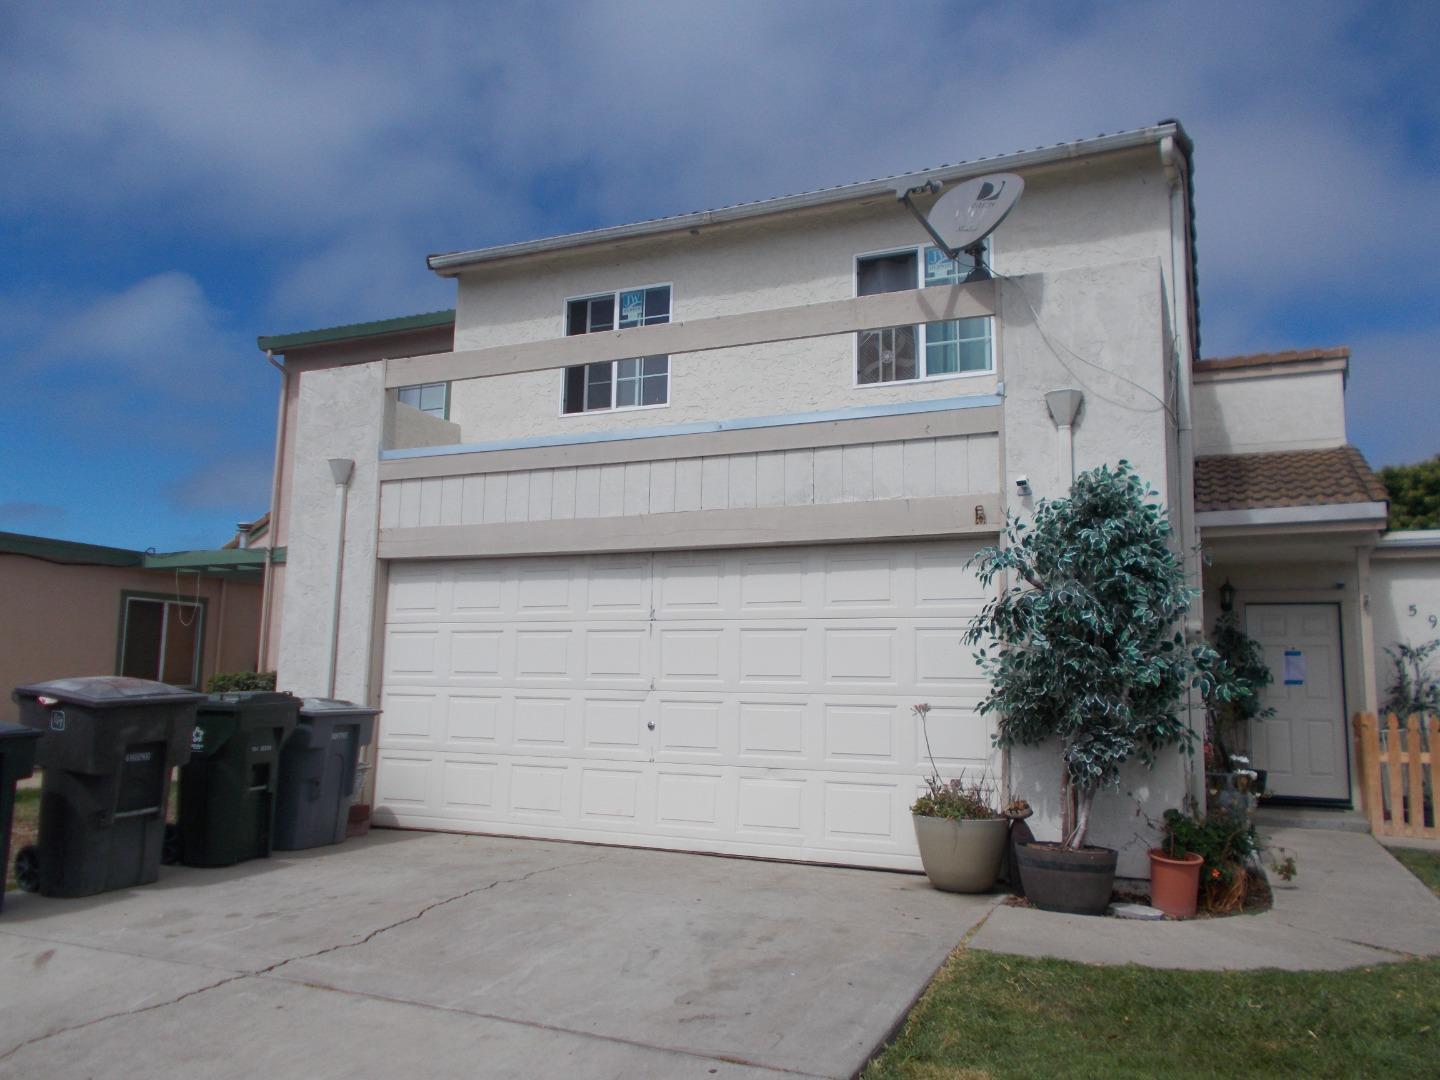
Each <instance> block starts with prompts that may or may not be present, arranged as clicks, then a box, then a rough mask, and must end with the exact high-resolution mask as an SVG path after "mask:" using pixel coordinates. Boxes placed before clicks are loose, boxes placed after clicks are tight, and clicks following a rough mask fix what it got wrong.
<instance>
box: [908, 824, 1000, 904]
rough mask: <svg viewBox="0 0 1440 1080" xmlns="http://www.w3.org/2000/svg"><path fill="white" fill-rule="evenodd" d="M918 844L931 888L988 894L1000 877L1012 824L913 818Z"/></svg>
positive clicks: (921, 860)
mask: <svg viewBox="0 0 1440 1080" xmlns="http://www.w3.org/2000/svg"><path fill="white" fill-rule="evenodd" d="M913 818H914V821H915V843H916V845H917V846H918V847H919V848H920V862H921V864H922V865H923V866H924V867H925V876H926V877H928V878H929V879H930V884H931V885H934V886H935V888H937V889H943V890H944V891H945V892H963V893H979V892H986V891H987V890H989V889H990V887H991V886H992V885H994V884H995V878H996V877H997V876H998V875H999V873H1000V859H1001V857H1002V856H1003V855H1004V854H1005V839H1006V837H1007V836H1008V835H1009V832H1010V822H1008V821H1006V820H1005V819H1004V818H985V819H982V820H976V821H956V820H954V819H953V818H937V817H923V816H922V815H920V814H915V815H913Z"/></svg>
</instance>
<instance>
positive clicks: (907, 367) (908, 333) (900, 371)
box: [890, 326, 915, 379]
mask: <svg viewBox="0 0 1440 1080" xmlns="http://www.w3.org/2000/svg"><path fill="white" fill-rule="evenodd" d="M890 333H891V334H892V335H894V337H893V339H892V340H893V342H894V344H893V346H892V347H893V348H894V350H895V374H894V375H892V376H891V377H892V378H895V379H913V378H915V327H913V326H897V327H895V328H894V329H893V330H891V331H890Z"/></svg>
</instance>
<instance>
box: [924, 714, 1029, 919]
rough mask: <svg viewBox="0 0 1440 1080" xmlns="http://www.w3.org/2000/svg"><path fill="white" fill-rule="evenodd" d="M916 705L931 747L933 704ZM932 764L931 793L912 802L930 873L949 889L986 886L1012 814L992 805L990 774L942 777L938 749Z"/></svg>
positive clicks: (961, 890)
mask: <svg viewBox="0 0 1440 1080" xmlns="http://www.w3.org/2000/svg"><path fill="white" fill-rule="evenodd" d="M914 711H915V714H916V715H917V716H918V717H919V718H920V725H921V730H922V731H924V732H925V747H926V750H927V752H928V751H929V747H930V736H929V732H928V731H925V714H926V713H927V712H929V711H930V707H929V706H928V705H916V706H915V707H914ZM930 770H931V771H930V775H929V776H927V777H926V778H925V793H924V794H923V795H921V796H920V797H919V798H918V799H916V800H915V805H913V806H912V807H911V808H910V812H911V814H912V815H913V816H914V821H915V843H916V845H917V846H918V847H919V848H920V863H921V865H923V866H924V867H925V876H926V877H928V878H929V879H930V884H931V885H933V886H935V888H937V889H943V890H944V891H945V892H959V893H979V892H986V891H987V890H989V889H990V888H991V887H992V886H993V885H994V884H995V878H996V877H997V876H998V875H999V873H1000V860H1001V859H1002V858H1003V857H1004V855H1005V840H1006V837H1007V835H1008V833H1009V828H1010V822H1009V819H1007V818H1005V817H1002V816H1001V815H1000V813H999V812H998V811H997V810H996V809H995V808H994V807H993V806H992V805H991V792H990V789H989V785H987V784H986V782H985V779H984V777H981V778H980V779H979V780H975V781H972V782H969V783H967V782H966V781H965V779H964V777H963V776H962V777H959V778H956V779H953V780H949V781H946V780H942V779H941V778H940V773H939V770H938V769H937V768H936V767H935V757H934V755H933V754H931V755H930Z"/></svg>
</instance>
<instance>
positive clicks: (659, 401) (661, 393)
mask: <svg viewBox="0 0 1440 1080" xmlns="http://www.w3.org/2000/svg"><path fill="white" fill-rule="evenodd" d="M640 395H641V400H640V404H642V405H664V404H665V402H667V401H668V400H669V399H670V396H669V395H670V376H669V375H646V376H645V378H644V379H643V380H641V390H640Z"/></svg>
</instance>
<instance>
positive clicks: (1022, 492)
mask: <svg viewBox="0 0 1440 1080" xmlns="http://www.w3.org/2000/svg"><path fill="white" fill-rule="evenodd" d="M1015 494H1016V495H1019V496H1020V497H1021V498H1022V499H1023V498H1025V497H1026V496H1028V495H1029V494H1030V478H1029V477H1028V476H1017V477H1015Z"/></svg>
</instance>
